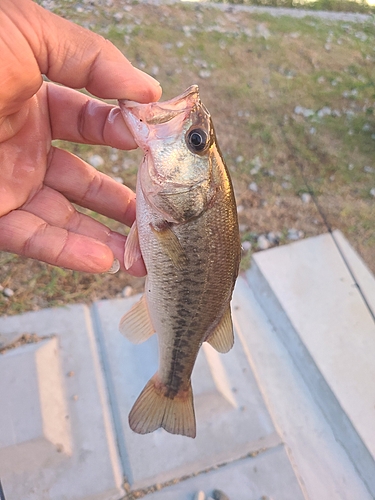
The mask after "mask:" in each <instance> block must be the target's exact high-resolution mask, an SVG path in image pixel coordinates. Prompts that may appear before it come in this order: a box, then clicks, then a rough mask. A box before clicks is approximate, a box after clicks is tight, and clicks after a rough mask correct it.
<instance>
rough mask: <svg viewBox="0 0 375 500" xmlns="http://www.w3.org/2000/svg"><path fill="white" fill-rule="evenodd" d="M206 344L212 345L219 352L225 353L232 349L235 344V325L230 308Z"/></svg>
mask: <svg viewBox="0 0 375 500" xmlns="http://www.w3.org/2000/svg"><path fill="white" fill-rule="evenodd" d="M206 342H208V343H209V344H211V345H212V347H213V348H214V349H216V350H217V351H218V352H221V353H225V352H228V351H230V350H231V349H232V347H233V344H234V336H233V323H232V314H231V311H230V306H228V308H227V310H226V311H225V313H224V314H223V317H222V318H221V320H220V322H219V324H218V325H217V327H216V328H215V330H214V331H213V332H212V333H211V335H210V336H209V337H208V338H207V339H206Z"/></svg>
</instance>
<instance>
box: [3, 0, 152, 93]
mask: <svg viewBox="0 0 375 500" xmlns="http://www.w3.org/2000/svg"><path fill="white" fill-rule="evenodd" d="M1 9H2V10H3V11H4V12H5V14H8V16H9V17H10V18H11V20H12V22H13V25H14V26H16V28H17V29H18V30H19V31H20V32H21V33H22V35H23V37H24V38H25V39H26V41H27V42H28V45H29V47H30V49H31V51H32V53H33V56H34V58H35V61H36V62H37V65H38V66H39V69H40V72H41V73H43V74H45V75H46V76H47V77H48V78H49V79H50V80H52V81H54V82H58V83H62V84H63V85H66V86H68V87H72V88H86V89H87V90H88V91H89V92H91V93H92V94H94V95H96V96H97V97H101V98H104V99H106V98H113V99H124V98H125V99H130V100H134V101H138V102H151V101H155V100H157V99H159V98H160V95H161V88H160V85H159V83H158V82H157V81H156V80H154V79H153V78H152V77H150V76H149V75H147V74H146V73H143V72H142V71H140V70H138V69H136V68H134V67H133V66H132V65H131V63H130V62H129V61H128V60H127V59H126V57H124V56H123V54H122V53H121V52H120V51H119V50H118V49H117V48H116V47H115V46H114V45H113V44H112V43H111V42H109V41H108V40H105V39H104V38H103V37H101V36H99V35H97V34H95V33H93V32H91V31H89V30H86V29H84V28H82V27H80V26H78V25H76V24H74V23H72V22H70V21H67V20H66V19H63V18H61V17H59V16H57V15H55V14H53V13H51V12H48V11H47V10H45V9H43V8H42V7H40V6H39V5H37V4H36V3H35V2H33V1H32V0H17V2H14V0H1Z"/></svg>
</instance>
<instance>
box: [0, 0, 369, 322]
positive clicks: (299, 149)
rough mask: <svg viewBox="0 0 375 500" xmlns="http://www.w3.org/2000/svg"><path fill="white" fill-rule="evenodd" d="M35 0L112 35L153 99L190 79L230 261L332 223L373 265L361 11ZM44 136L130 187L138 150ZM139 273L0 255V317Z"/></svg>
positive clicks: (135, 285) (105, 292) (118, 292)
mask: <svg viewBox="0 0 375 500" xmlns="http://www.w3.org/2000/svg"><path fill="white" fill-rule="evenodd" d="M42 3H43V4H44V5H45V6H46V7H47V8H50V9H51V10H53V11H55V12H56V13H58V14H60V15H63V16H64V17H66V18H68V19H71V20H73V21H75V22H78V23H80V24H81V25H83V26H85V27H87V28H89V29H92V30H94V31H96V32H98V33H100V34H101V35H103V36H105V37H107V38H109V39H110V40H111V41H113V43H115V44H116V45H117V46H118V47H119V49H120V50H122V51H123V52H124V54H126V55H127V57H128V58H129V59H130V60H131V61H132V62H133V64H134V65H135V66H138V67H139V68H141V69H143V70H144V71H146V72H148V73H150V74H152V75H153V76H155V77H156V78H157V79H158V80H159V81H160V82H161V84H162V87H163V89H164V97H163V99H168V98H171V97H173V96H175V95H177V94H179V93H181V92H182V91H183V90H184V89H185V88H186V87H187V86H188V85H190V84H193V83H198V84H199V87H200V93H201V97H202V100H203V102H204V103H205V104H206V106H207V108H208V109H209V110H210V112H211V114H212V117H213V121H214V124H215V128H216V132H217V137H218V142H219V145H220V148H221V150H222V152H223V155H224V158H225V160H226V162H227V165H228V168H229V171H230V172H231V175H232V178H233V183H234V187H235V192H236V199H237V206H238V213H239V222H240V229H241V238H242V241H243V242H244V247H245V249H246V251H245V252H244V259H243V265H242V267H243V268H246V267H247V266H248V265H250V262H251V255H252V253H253V252H254V251H260V250H261V249H262V248H263V247H264V245H266V246H275V245H280V244H288V243H290V242H291V241H294V240H295V239H296V238H306V237H310V236H315V235H317V234H320V233H323V232H326V231H327V230H328V229H329V228H332V229H336V228H337V229H340V230H341V231H342V232H343V233H344V235H345V236H346V237H347V238H348V239H349V241H350V243H351V244H352V245H353V246H354V248H355V249H356V250H357V251H358V252H359V254H360V255H361V256H362V258H363V259H364V261H365V262H366V263H367V265H368V267H369V268H370V269H371V270H372V272H375V229H374V228H375V163H374V148H375V120H374V109H375V94H374V87H375V84H374V82H375V69H374V62H375V50H374V49H375V43H374V42H375V28H374V24H373V22H372V21H371V22H370V21H369V22H366V23H349V22H344V21H330V20H325V19H315V18H311V17H308V18H304V19H291V18H288V17H280V18H276V17H272V16H269V15H266V14H250V13H244V12H241V13H237V12H236V11H235V10H234V9H233V8H228V9H227V11H220V10H217V9H213V8H210V7H205V6H196V5H188V4H174V5H159V6H152V5H145V4H133V3H132V4H128V3H126V2H124V1H122V0H121V1H120V0H118V1H115V0H106V1H104V0H103V1H101V0H95V1H88V0H87V1H86V0H84V1H83V2H81V3H80V2H74V1H68V0H61V1H57V0H55V1H52V0H49V1H45V2H42ZM57 145H59V146H60V147H64V148H67V149H69V150H70V151H72V152H74V153H75V154H77V155H78V156H80V157H82V158H83V159H85V160H86V161H88V162H90V161H92V157H93V156H94V155H99V156H100V158H101V159H102V160H103V164H102V165H101V166H100V167H99V168H100V170H102V171H103V172H105V173H106V174H108V175H111V176H112V177H114V178H116V179H117V180H119V181H120V182H124V183H125V184H127V185H130V186H131V187H133V188H134V186H135V178H136V172H137V166H138V164H139V162H140V159H141V154H140V152H135V153H129V152H124V151H117V150H113V149H111V148H104V147H98V146H90V147H89V146H86V145H79V144H67V143H57ZM309 195H310V196H309ZM86 213H89V214H90V215H92V216H93V217H95V218H97V219H99V220H101V221H103V222H105V223H107V224H108V225H109V226H110V227H111V228H112V229H114V230H118V231H120V232H126V231H127V228H124V227H121V226H120V224H119V223H117V222H115V221H109V220H106V219H105V218H103V217H102V216H100V215H98V214H94V213H92V212H88V211H86ZM327 225H328V226H327ZM143 283H144V281H143V279H135V278H131V277H130V276H128V275H127V274H126V273H119V274H117V275H113V276H110V275H89V274H83V273H76V272H72V271H69V270H65V269H58V268H54V267H52V266H48V265H46V264H43V263H39V262H36V261H32V260H29V259H24V258H21V257H17V256H13V255H10V254H6V253H0V286H1V287H2V289H3V292H2V293H0V314H17V313H19V312H23V311H27V310H35V309H39V308H42V307H50V306H55V305H63V304H66V303H69V302H91V301H93V300H96V299H101V298H112V297H120V296H123V295H124V294H125V295H126V294H129V293H136V292H138V291H141V290H142V287H143ZM126 287H131V288H126ZM124 289H125V290H124Z"/></svg>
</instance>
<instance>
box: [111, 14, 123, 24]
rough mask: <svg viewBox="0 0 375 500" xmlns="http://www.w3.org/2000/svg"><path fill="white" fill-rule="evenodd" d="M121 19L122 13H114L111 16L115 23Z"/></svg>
mask: <svg viewBox="0 0 375 500" xmlns="http://www.w3.org/2000/svg"><path fill="white" fill-rule="evenodd" d="M123 17H124V13H123V12H115V13H114V14H113V19H114V20H115V21H116V22H117V23H119V22H120V21H121V20H122V18H123Z"/></svg>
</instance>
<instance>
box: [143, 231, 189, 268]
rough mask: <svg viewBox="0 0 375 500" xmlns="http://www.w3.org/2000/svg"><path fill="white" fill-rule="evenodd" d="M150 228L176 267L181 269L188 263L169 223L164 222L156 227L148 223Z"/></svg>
mask: <svg viewBox="0 0 375 500" xmlns="http://www.w3.org/2000/svg"><path fill="white" fill-rule="evenodd" d="M150 227H151V230H152V232H153V233H154V235H155V236H156V237H157V239H158V240H159V242H160V244H161V245H162V247H163V249H164V251H165V253H166V254H167V255H168V257H169V258H170V259H171V261H172V262H173V264H174V266H175V267H176V268H177V269H183V268H184V267H185V266H186V264H187V263H188V260H187V257H186V254H185V250H184V249H183V248H182V246H181V243H180V241H179V239H178V238H177V236H176V235H175V233H174V232H173V231H172V229H171V227H170V225H169V224H168V223H167V222H166V223H165V224H164V225H162V226H160V227H157V226H154V225H153V224H150Z"/></svg>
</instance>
